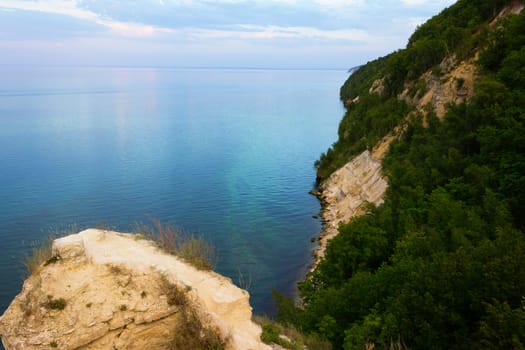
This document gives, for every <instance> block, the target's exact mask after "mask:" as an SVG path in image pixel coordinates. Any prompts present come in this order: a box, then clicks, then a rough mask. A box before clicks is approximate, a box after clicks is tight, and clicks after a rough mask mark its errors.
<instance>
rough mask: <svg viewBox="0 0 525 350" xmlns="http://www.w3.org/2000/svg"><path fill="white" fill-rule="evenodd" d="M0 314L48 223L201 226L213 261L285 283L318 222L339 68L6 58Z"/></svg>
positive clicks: (227, 271) (235, 276)
mask: <svg viewBox="0 0 525 350" xmlns="http://www.w3.org/2000/svg"><path fill="white" fill-rule="evenodd" d="M0 76H1V79H0V160H1V166H0V251H1V252H2V254H1V255H0V277H1V279H0V280H1V284H0V313H3V311H4V310H5V308H7V306H8V304H9V302H10V301H11V300H12V298H13V297H14V296H15V295H16V294H17V293H18V292H19V291H20V289H21V287H22V282H23V278H24V274H23V268H22V265H21V263H20V262H21V260H22V258H23V256H24V255H25V254H27V252H28V251H29V250H30V249H31V246H32V245H34V244H36V243H37V242H38V241H39V240H40V239H42V238H43V237H45V236H48V235H49V233H50V231H53V230H56V229H61V228H64V227H67V226H70V225H77V226H78V227H79V228H87V227H94V226H95V225H96V224H97V223H100V222H105V223H106V224H108V225H110V226H114V227H115V228H116V229H118V230H121V231H129V230H130V229H131V227H132V224H133V223H134V222H137V221H141V222H148V221H149V218H150V217H155V218H159V219H160V220H162V222H164V223H174V224H177V225H179V226H181V227H183V228H184V229H185V230H187V231H190V232H194V233H197V234H202V235H203V236H204V237H205V238H206V239H208V240H210V241H211V242H213V244H214V245H215V246H216V249H217V252H218V259H217V266H216V270H217V271H218V272H220V273H222V274H224V275H227V276H229V277H231V278H232V280H233V281H234V282H235V283H238V281H239V276H240V275H242V276H243V277H244V280H245V281H247V284H248V285H249V291H250V293H251V302H252V305H253V307H254V311H255V312H256V313H270V314H271V313H272V299H271V295H270V290H271V289H277V290H279V291H281V292H283V293H285V294H288V295H293V293H294V286H295V283H296V281H297V280H298V279H300V278H302V277H303V276H304V274H305V271H306V270H307V268H308V266H309V264H310V263H311V250H312V249H313V245H312V243H310V237H312V236H314V235H316V234H318V233H319V231H320V229H321V223H320V222H319V221H318V220H316V219H313V218H312V215H315V214H317V213H318V212H319V209H320V208H319V203H318V202H317V200H316V199H315V198H314V197H312V196H310V195H308V191H309V190H310V189H311V188H312V186H313V184H314V180H315V172H314V169H313V167H312V164H313V162H314V161H315V159H316V158H317V157H318V156H319V154H320V153H321V152H322V151H324V150H326V149H327V148H328V146H330V144H331V143H332V142H333V141H334V140H335V139H336V133H337V125H338V122H339V120H340V118H341V116H342V115H343V109H342V106H341V103H340V102H339V100H338V96H339V87H340V86H341V84H342V83H343V81H344V79H345V78H346V73H345V72H344V71H337V70H333V71H331V70H255V69H254V70H245V69H243V70H236V69H193V70H192V69H156V68H140V69H139V68H27V67H1V68H0Z"/></svg>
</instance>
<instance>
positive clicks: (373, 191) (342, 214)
mask: <svg viewBox="0 0 525 350" xmlns="http://www.w3.org/2000/svg"><path fill="white" fill-rule="evenodd" d="M386 188H387V182H386V180H385V179H384V178H383V176H382V175H381V159H378V158H375V157H373V155H372V154H371V153H370V152H369V151H364V152H363V153H361V154H360V155H358V156H357V157H355V158H354V159H352V160H351V161H350V162H348V163H347V164H346V165H345V166H343V167H342V168H341V169H339V170H337V171H335V172H334V173H333V174H332V175H331V176H330V177H329V178H328V179H326V181H324V182H323V183H322V184H321V185H320V190H321V192H320V195H319V197H320V199H321V202H322V203H323V208H324V209H323V211H322V213H321V216H322V217H323V220H324V231H323V233H322V235H321V237H320V239H319V249H318V250H317V251H316V255H317V261H319V259H320V258H322V257H323V256H324V252H325V249H326V243H327V241H328V240H330V239H332V238H333V237H335V236H336V235H337V233H338V232H339V224H341V223H346V222H348V221H349V220H350V219H351V218H352V217H354V216H357V215H361V214H363V213H364V209H365V204H366V203H373V204H375V205H379V204H381V203H382V202H383V195H384V193H385V191H386Z"/></svg>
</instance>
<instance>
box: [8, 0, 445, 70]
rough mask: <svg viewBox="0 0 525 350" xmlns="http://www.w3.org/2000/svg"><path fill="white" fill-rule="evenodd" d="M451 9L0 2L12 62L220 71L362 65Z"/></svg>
mask: <svg viewBox="0 0 525 350" xmlns="http://www.w3.org/2000/svg"><path fill="white" fill-rule="evenodd" d="M453 2H454V0H138V1H124V0H2V1H1V2H0V38H1V39H2V40H0V47H4V48H8V47H12V48H13V50H11V51H9V50H7V49H3V50H2V52H8V53H9V55H12V56H13V55H15V54H16V52H19V53H20V52H21V53H24V54H25V55H26V56H27V57H29V58H30V57H32V56H35V57H39V55H38V53H36V52H39V50H41V51H42V52H45V50H47V53H48V54H49V55H50V57H51V53H53V57H60V58H61V59H63V60H64V61H65V60H70V61H71V60H78V62H86V61H88V62H89V60H97V62H104V61H106V62H113V63H112V64H114V62H119V60H126V62H130V64H131V63H133V64H135V63H137V64H138V62H143V63H144V64H148V63H147V62H148V60H149V62H151V63H153V62H157V63H159V62H160V63H163V62H174V63H177V64H184V63H183V62H187V63H188V64H189V65H194V64H197V62H198V63H199V64H206V63H203V62H209V63H207V64H212V65H213V64H215V63H216V62H219V61H220V60H219V56H221V57H222V61H221V62H222V63H221V64H226V63H227V62H228V60H231V61H232V65H235V63H233V62H234V61H235V60H236V62H239V63H238V64H240V65H248V63H247V62H252V63H251V64H252V65H255V64H257V63H256V62H262V63H266V62H278V61H279V62H282V65H286V64H288V65H292V66H293V65H294V63H293V59H292V58H294V59H295V60H297V59H302V60H303V61H304V62H306V61H307V59H306V57H311V60H310V61H309V62H314V58H315V59H318V60H319V61H318V65H319V66H328V64H322V62H330V63H329V65H335V64H336V63H335V62H342V63H341V64H340V66H353V65H354V66H355V65H357V64H361V63H363V61H366V60H369V59H373V58H375V57H377V56H380V55H384V54H386V53H388V52H390V51H392V50H395V49H399V48H401V47H403V46H404V45H405V44H406V41H407V39H408V37H409V36H410V34H411V33H412V31H413V30H414V28H415V27H416V25H417V24H421V23H422V22H423V21H424V20H425V19H427V18H429V17H430V16H432V15H435V14H437V13H438V12H439V11H440V10H442V9H443V8H444V7H445V6H447V5H450V4H452V3H453ZM28 23H31V25H30V26H29V25H27V24H28ZM57 40H60V41H57ZM2 41H3V42H2ZM15 41H16V42H15ZM80 43H82V45H80ZM10 45H11V46H10ZM57 45H58V46H57ZM57 50H60V51H57ZM29 52H30V53H31V55H29V54H27V53H29ZM57 52H59V53H57ZM123 53H125V54H123ZM210 53H213V54H212V55H211V54H210ZM40 56H42V55H40ZM13 57H14V56H13ZM261 57H264V58H265V59H264V60H262V61H261ZM303 57H305V58H304V59H303ZM29 58H28V59H29ZM12 60H13V61H15V62H16V57H14V58H12ZM257 60H258V61H257ZM2 61H5V60H3V57H0V63H1V62H2ZM122 62H123V64H125V62H124V61H122ZM225 62H226V63H225ZM285 62H288V63H285ZM163 64H164V63H163ZM217 64H218V63H217Z"/></svg>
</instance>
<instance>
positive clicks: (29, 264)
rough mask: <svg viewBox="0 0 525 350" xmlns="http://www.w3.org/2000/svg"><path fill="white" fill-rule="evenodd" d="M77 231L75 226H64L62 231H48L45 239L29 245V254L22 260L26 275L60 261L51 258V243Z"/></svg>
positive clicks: (57, 257) (57, 258)
mask: <svg viewBox="0 0 525 350" xmlns="http://www.w3.org/2000/svg"><path fill="white" fill-rule="evenodd" d="M78 232H79V229H78V226H77V225H76V224H72V225H68V226H65V227H64V228H62V229H52V230H50V232H49V234H48V236H47V237H45V238H43V239H41V240H39V241H36V242H33V243H32V244H31V247H32V248H31V254H30V255H26V256H25V257H24V258H23V260H22V265H23V266H24V268H25V270H26V272H27V275H28V276H30V275H32V274H33V273H35V272H37V271H39V270H40V269H41V268H42V267H43V266H47V265H50V264H54V263H56V262H58V260H60V257H59V256H53V253H52V249H51V248H52V245H53V241H54V240H55V239H57V238H59V237H65V236H68V235H70V234H74V233H78Z"/></svg>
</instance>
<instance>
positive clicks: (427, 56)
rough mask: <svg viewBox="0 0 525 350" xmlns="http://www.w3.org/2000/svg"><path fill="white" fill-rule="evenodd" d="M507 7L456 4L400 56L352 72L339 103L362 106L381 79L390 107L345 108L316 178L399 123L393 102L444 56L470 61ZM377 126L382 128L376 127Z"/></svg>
mask: <svg viewBox="0 0 525 350" xmlns="http://www.w3.org/2000/svg"><path fill="white" fill-rule="evenodd" d="M509 2H510V1H509V0H468V1H467V0H460V1H458V2H457V3H456V4H455V5H454V6H451V7H449V8H447V9H445V10H444V11H443V12H442V13H441V14H440V15H438V16H436V17H434V18H432V19H430V20H429V21H428V22H426V23H425V24H423V25H421V26H420V27H419V28H418V29H417V30H416V31H415V32H414V34H413V35H412V36H411V37H410V39H409V41H408V44H407V47H406V48H405V49H404V50H399V51H396V52H394V53H392V54H390V55H388V56H385V57H382V58H379V59H377V60H375V61H372V62H368V64H366V65H365V66H363V67H362V68H361V69H359V70H358V71H357V72H355V73H354V74H353V75H352V76H351V77H350V79H348V80H347V81H346V82H345V84H344V85H343V86H342V87H341V99H342V100H343V102H345V103H346V102H347V101H349V100H352V99H354V98H356V97H357V96H359V98H360V101H361V100H367V101H368V100H369V98H370V96H369V95H371V92H370V88H371V87H372V85H373V83H374V81H376V80H378V79H381V84H382V89H383V93H382V94H381V99H382V102H384V101H387V104H388V106H382V107H376V108H371V109H368V108H362V107H356V106H355V105H353V104H352V105H350V106H349V107H348V108H347V112H346V114H345V116H344V118H343V121H342V123H341V127H340V129H339V139H338V141H337V142H336V143H334V144H333V146H332V147H331V148H330V149H329V150H328V151H327V152H326V153H323V154H321V157H320V159H319V160H318V161H317V162H316V163H315V167H316V169H317V173H318V178H319V179H323V178H326V177H328V176H329V175H330V174H331V173H332V172H333V171H335V170H336V169H338V168H339V167H341V166H342V165H343V164H345V163H346V162H347V161H348V160H349V159H350V158H351V157H352V156H355V155H356V154H358V153H360V152H362V151H364V150H365V149H366V148H367V147H371V146H372V145H374V144H375V143H376V142H377V141H378V140H380V139H381V138H382V137H383V136H385V135H386V134H387V133H388V131H390V130H391V129H392V128H390V129H388V128H383V127H382V126H383V125H384V124H387V125H390V124H392V123H395V122H396V121H397V122H399V116H400V115H402V114H403V113H405V112H406V108H407V107H406V106H405V105H403V104H401V103H400V102H399V101H397V95H398V94H399V93H400V92H401V91H402V90H403V88H405V87H406V84H407V83H413V82H414V81H416V80H417V79H418V78H419V76H420V75H421V74H422V73H423V72H425V71H427V70H428V69H430V68H432V67H436V65H437V64H438V63H440V62H441V61H442V60H443V59H444V58H445V57H446V56H447V55H448V56H450V55H455V56H456V57H457V58H459V59H461V58H466V57H469V56H471V55H473V53H474V52H475V51H476V50H477V49H478V48H479V46H481V45H482V44H483V43H484V42H486V40H487V35H488V32H489V30H488V28H489V25H488V21H489V20H490V19H491V18H493V17H494V16H495V15H496V14H497V13H498V12H499V10H501V8H502V7H503V6H504V5H505V4H507V3H509ZM437 70H439V69H437ZM436 73H438V74H439V72H436ZM372 95H374V96H375V97H372V98H377V95H376V94H372ZM378 108H382V109H381V110H380V112H381V113H378ZM356 109H358V110H356ZM385 116H388V117H385ZM383 118H388V121H383V120H382V119H383ZM377 124H381V126H380V127H377V126H376V125H377ZM370 126H371V127H370Z"/></svg>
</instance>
